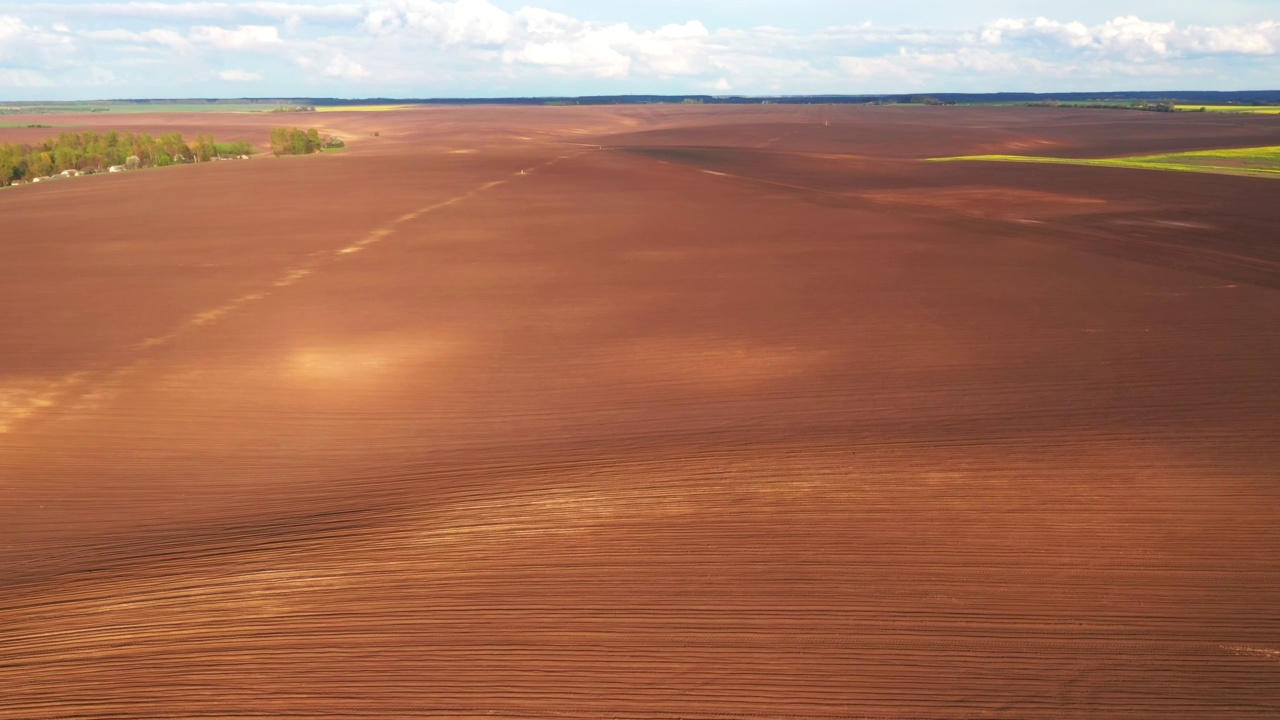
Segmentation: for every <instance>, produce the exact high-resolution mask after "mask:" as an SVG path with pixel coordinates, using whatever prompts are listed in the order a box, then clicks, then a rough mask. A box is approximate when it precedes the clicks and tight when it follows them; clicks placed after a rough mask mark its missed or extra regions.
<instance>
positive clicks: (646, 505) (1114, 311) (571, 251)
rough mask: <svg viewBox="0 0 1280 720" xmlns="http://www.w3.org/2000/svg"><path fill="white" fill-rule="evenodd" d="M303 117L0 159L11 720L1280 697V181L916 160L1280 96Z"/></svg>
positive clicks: (745, 711)
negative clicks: (328, 143)
mask: <svg viewBox="0 0 1280 720" xmlns="http://www.w3.org/2000/svg"><path fill="white" fill-rule="evenodd" d="M121 119H124V116H121V117H118V118H100V117H97V116H91V117H89V118H86V119H85V120H84V121H85V122H86V123H94V124H97V125H99V126H101V127H103V128H107V127H115V128H121V126H120V124H119V121H120V120H121ZM128 119H129V120H130V121H131V122H134V123H137V125H136V127H137V128H139V129H147V130H148V131H152V132H155V131H160V130H162V129H183V130H184V131H185V132H187V133H188V134H191V135H194V134H195V133H196V132H208V131H213V132H214V133H215V134H216V135H217V136H218V138H219V139H220V140H221V139H224V138H225V139H238V138H244V139H249V140H252V141H254V142H259V143H261V142H263V141H265V138H266V133H267V131H268V129H269V127H270V126H271V125H274V124H279V118H275V117H270V116H263V117H262V118H259V117H257V116H249V115H174V116H160V115H156V116H128ZM307 120H310V118H307ZM30 121H31V122H51V119H49V118H34V119H31V120H30ZM58 121H59V122H64V121H65V120H64V119H63V118H58ZM315 121H316V122H323V123H325V124H326V129H328V130H332V131H336V132H340V133H342V134H344V135H345V136H347V137H348V138H350V139H351V143H350V148H349V150H348V151H346V152H344V153H339V154H329V155H324V156H319V157H309V158H284V159H274V158H267V157H260V158H255V159H254V160H251V161H249V162H235V163H212V164H206V165H200V166H181V167H172V168H165V169H157V170H152V171H143V172H136V173H126V174H123V175H109V176H108V175H101V176H94V177H86V178H77V179H72V180H65V181H59V182H57V183H52V184H49V185H45V184H40V185H35V186H25V187H19V188H14V189H9V190H4V191H3V192H0V217H3V219H4V222H3V234H2V236H0V238H2V239H0V328H3V330H4V332H3V333H0V494H2V495H0V496H2V497H4V498H5V501H4V502H3V503H0V551H2V552H0V587H2V588H3V592H2V593H0V717H2V718H6V719H7V718H14V719H17V718H22V719H24V720H27V719H32V718H134V717H137V718H144V717H145V718H151V717H175V718H204V717H208V718H214V717H217V718H229V717H236V718H240V717H286V716H293V717H307V718H330V717H331V718H355V717H379V718H417V717H442V718H444V717H447V718H467V717H476V718H478V717H493V716H498V717H509V718H553V717H554V718H562V717H573V718H578V717H581V718H600V717H626V718H655V719H656V718H662V719H664V720H670V719H672V718H708V719H710V718H719V719H726V718H851V717H861V718H917V719H929V720H934V719H937V720H942V719H950V718H957V719H958V718H974V717H1007V718H1020V719H1037V718H1081V717H1088V718H1137V717H1162V718H1163V717H1188V718H1190V717H1196V718H1201V717H1213V718H1270V717H1275V716H1277V714H1280V684H1278V683H1277V682H1276V677H1277V672H1280V664H1278V663H1280V616H1277V614H1276V608H1277V607H1280V570H1278V569H1277V568H1278V567H1280V565H1278V562H1280V535H1278V534H1277V529H1276V523H1275V518H1276V517H1278V516H1280V485H1277V482H1276V478H1277V477H1280V443H1277V442H1276V440H1277V437H1276V436H1277V432H1276V428H1277V427H1280V383H1277V382H1276V380H1275V375H1276V371H1275V369H1276V367H1277V366H1280V246H1277V244H1276V242H1275V240H1274V235H1275V233H1274V228H1275V227H1276V226H1277V220H1280V210H1278V209H1277V206H1276V205H1275V203H1274V202H1272V201H1271V199H1272V198H1273V197H1274V195H1275V192H1276V188H1277V187H1280V185H1277V184H1276V183H1274V182H1273V181H1270V180H1266V179H1258V178H1242V177H1231V176H1215V175H1193V174H1186V173H1158V172H1148V171H1136V170H1123V169H1113V168H1090V167H1069V166H1060V165H999V164H994V163H974V164H960V163H955V164H931V163H922V162H918V158H921V157H929V156H932V155H942V154H948V155H957V154H966V153H970V152H975V151H978V150H977V149H978V148H983V147H997V146H1001V144H1008V143H1021V142H1036V141H1038V140H1044V141H1046V142H1051V143H1054V144H1053V145H1045V146H1044V147H1046V148H1047V149H1048V150H1049V151H1051V152H1053V153H1054V154H1063V153H1065V152H1077V151H1078V152H1080V153H1087V154H1101V153H1102V152H1103V151H1107V152H1112V151H1115V152H1117V154H1119V152H1127V151H1129V150H1133V151H1137V152H1141V151H1147V150H1153V151H1154V150H1157V149H1158V150H1164V149H1194V148H1199V147H1204V148H1207V147H1217V146H1223V145H1229V144H1238V145H1245V144H1258V145H1262V144H1280V120H1277V119H1276V118H1272V117H1240V118H1236V117H1232V118H1217V117H1214V116H1212V115H1209V114H1206V115H1203V116H1202V115H1189V114H1188V115H1163V114H1157V113H1125V112H1119V111H1110V110H1095V111H1083V110H1071V111H1068V110H1051V109H1039V108H1035V109H1032V108H1009V109H1001V110H986V109H969V108H940V109H934V108H841V107H796V108H790V107H777V106H775V107H753V108H733V107H703V108H686V107H671V106H662V107H624V108H439V109H428V110H409V111H396V112H389V113H365V114H357V113H352V114H336V115H328V114H326V115H317V116H315ZM301 124H304V125H309V123H307V122H305V121H304V122H301ZM121 129H123V128H121ZM20 131H21V132H27V130H25V129H22V130H20ZM16 132H19V130H7V129H0V142H3V141H6V140H7V139H9V138H11V136H12V134H13V133H16ZM373 132H378V136H377V137H374V136H373V135H372V133H373ZM459 151H467V152H459ZM1028 220H1035V221H1036V222H1027V221H1028Z"/></svg>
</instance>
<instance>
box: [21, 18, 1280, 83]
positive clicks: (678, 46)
mask: <svg viewBox="0 0 1280 720" xmlns="http://www.w3.org/2000/svg"><path fill="white" fill-rule="evenodd" d="M497 1H498V0H347V1H346V2H337V3H333V4H323V5H310V4H306V3H303V2H300V1H295V2H286V1H282V2H272V1H249V2H231V1H226V2H176V3H167V2H141V1H140V2H111V3H87V2H82V3H76V4H59V3H55V2H45V3H37V4H33V5H25V6H22V9H16V8H15V9H14V10H7V11H6V12H5V14H3V15H0V69H3V70H5V71H7V72H8V73H9V77H10V78H11V80H13V78H17V77H19V76H18V75H17V74H15V73H17V71H19V70H22V71H26V72H27V73H28V74H27V75H22V77H24V78H27V79H26V80H24V82H27V83H28V84H30V83H31V82H34V80H33V79H32V78H34V77H36V76H38V77H40V78H44V79H45V80H46V81H49V82H53V83H54V84H55V85H59V84H61V83H66V84H68V85H69V84H70V83H72V82H80V80H76V79H77V78H88V77H90V74H89V68H92V67H96V66H99V65H102V66H104V67H105V68H106V69H108V70H110V71H112V72H113V73H114V74H115V76H116V82H118V83H119V84H122V85H123V84H128V83H133V84H136V85H139V86H143V87H148V88H155V87H161V86H165V87H167V85H163V83H169V84H174V83H177V82H178V78H183V77H186V78H190V77H204V78H208V79H209V81H210V82H215V81H217V80H222V81H231V80H232V77H231V76H227V77H223V75H224V74H226V73H244V74H245V75H252V76H255V77H254V78H253V81H258V82H271V83H272V84H271V85H270V86H264V89H266V90H267V91H269V92H276V93H281V94H290V93H302V92H304V88H305V92H308V93H316V94H324V93H325V92H327V91H326V90H325V88H327V87H334V88H335V89H336V88H341V89H342V91H343V92H350V91H351V87H352V85H353V84H358V87H359V88H361V90H360V92H367V93H368V94H370V95H375V94H386V95H400V96H414V95H417V96H423V95H440V94H454V93H457V94H468V95H477V94H480V95H502V94H526V93H527V94H540V93H545V92H548V91H549V89H550V88H554V90H551V92H565V91H568V92H571V93H572V92H582V93H584V94H590V93H593V92H605V93H614V92H618V93H621V92H652V91H655V90H656V91H659V92H663V91H666V92H672V93H680V92H690V91H711V90H713V91H717V92H726V91H729V90H731V89H732V90H733V91H736V92H741V93H746V94H752V93H809V92H812V93H827V92H894V91H895V90H897V89H903V90H905V91H907V92H916V91H919V89H920V88H922V87H925V86H927V87H928V89H929V90H935V91H943V90H947V89H956V90H983V91H986V90H995V89H1043V90H1055V89H1068V87H1070V88H1071V89H1107V88H1109V87H1113V81H1114V83H1115V84H1121V81H1122V80H1123V83H1122V84H1123V85H1124V86H1125V88H1133V87H1139V86H1146V85H1143V84H1142V83H1136V84H1135V83H1134V82H1132V81H1130V80H1127V79H1126V78H1148V79H1150V78H1163V79H1168V80H1169V81H1170V82H1175V83H1176V82H1177V81H1179V80H1181V79H1185V78H1196V77H1198V76H1203V77H1206V78H1208V77H1214V78H1221V77H1224V76H1226V77H1227V78H1228V80H1230V82H1232V83H1233V84H1234V86H1236V87H1239V86H1241V85H1255V86H1265V85H1274V84H1275V82H1274V79H1273V78H1275V77H1280V24H1278V23H1277V22H1276V21H1275V20H1268V21H1261V22H1253V23H1252V24H1237V25H1230V24H1220V25H1193V24H1179V23H1175V22H1154V21H1150V20H1145V19H1142V18H1139V17H1132V16H1121V17H1116V18H1114V19H1112V20H1108V21H1106V22H1099V23H1095V24H1085V23H1082V22H1079V21H1077V20H1074V19H1071V18H1066V19H1050V18H1043V17H1041V18H999V19H995V20H992V21H990V22H986V23H983V24H976V25H970V26H967V27H930V26H882V25H873V24H872V23H870V22H865V23H861V24H851V25H842V26H838V27H828V28H824V29H821V30H814V31H807V32H799V31H794V30H786V29H781V28H778V27H771V26H758V27H751V28H741V29H733V28H723V27H722V28H718V29H715V30H709V29H708V27H707V26H706V25H705V24H704V23H703V22H700V21H699V20H696V19H689V18H687V17H684V18H677V19H678V22H673V23H668V24H665V25H657V26H649V27H637V26H634V25H631V24H628V23H619V22H608V23H606V22H597V21H594V20H591V19H588V18H581V17H574V16H570V15H566V14H564V13H560V12H554V11H551V10H547V9H544V8H538V7H523V8H520V9H518V10H511V11H508V10H505V9H503V8H502V7H499V6H497V5H495V4H494V2H497ZM510 1H511V2H513V3H514V0H510ZM531 1H533V0H531ZM512 7H514V5H512ZM1254 19H1255V20H1256V18H1254ZM246 52H252V53H255V63H256V62H261V63H267V64H268V65H269V66H270V67H272V71H271V72H270V73H268V75H262V74H261V73H260V72H258V71H259V70H260V67H259V66H257V65H255V66H253V70H254V72H250V71H248V70H224V71H221V72H217V71H215V70H212V69H211V68H213V69H216V68H226V67H232V68H235V67H243V66H244V60H243V59H242V56H241V55H240V54H241V53H246ZM271 63H274V65H271ZM161 65H165V66H166V67H165V69H164V70H163V71H162V74H161V75H156V74H155V73H156V72H160V71H157V70H155V69H154V68H158V67H160V66H161ZM148 68H152V69H151V70H148ZM1245 71H1247V74H1242V73H1243V72H1245ZM1232 73H1234V75H1231V74H1232ZM268 76H269V80H268ZM157 78H160V79H159V80H157ZM1233 78H1236V79H1233ZM235 80H236V81H249V79H248V78H244V79H241V78H240V77H238V76H237V77H236V78H235ZM1204 82H1205V83H1208V84H1211V85H1212V84H1217V85H1219V86H1221V83H1220V82H1219V81H1218V80H1214V81H1208V80H1206V81H1204ZM14 83H16V80H13V82H11V85H12V84H14ZM214 87H217V86H214ZM173 91H174V92H175V93H189V92H192V91H194V92H200V91H198V90H193V89H191V88H187V87H178V86H177V85H174V86H173ZM330 92H331V91H330Z"/></svg>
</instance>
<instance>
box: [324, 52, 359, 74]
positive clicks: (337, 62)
mask: <svg viewBox="0 0 1280 720" xmlns="http://www.w3.org/2000/svg"><path fill="white" fill-rule="evenodd" d="M324 74H325V75H326V76H328V77H331V78H337V79H339V80H362V79H364V78H366V77H369V71H368V70H365V69H364V66H363V65H361V64H360V63H358V62H356V61H355V60H352V59H351V58H349V57H346V56H345V55H337V56H335V57H334V58H333V59H332V60H330V61H329V64H328V65H326V66H325V68H324Z"/></svg>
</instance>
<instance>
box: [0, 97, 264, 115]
mask: <svg viewBox="0 0 1280 720" xmlns="http://www.w3.org/2000/svg"><path fill="white" fill-rule="evenodd" d="M286 105H287V103H281V102H246V101H234V100H231V101H226V100H219V101H214V102H209V101H200V100H192V101H181V100H178V101H172V102H170V101H154V102H111V101H105V102H92V103H74V102H67V103H12V104H3V105H0V116H4V115H48V114H58V115H77V114H84V113H111V114H113V115H118V114H122V113H160V112H171V113H191V112H271V111H272V110H274V109H276V108H279V107H284V106H286Z"/></svg>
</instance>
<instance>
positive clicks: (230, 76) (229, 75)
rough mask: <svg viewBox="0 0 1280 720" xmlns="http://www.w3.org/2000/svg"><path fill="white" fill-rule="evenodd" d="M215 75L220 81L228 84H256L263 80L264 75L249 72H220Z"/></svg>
mask: <svg viewBox="0 0 1280 720" xmlns="http://www.w3.org/2000/svg"><path fill="white" fill-rule="evenodd" d="M215 75H216V76H217V78H218V79H219V80H225V81H227V82H256V81H258V80H261V79H262V73H256V72H249V71H248V70H220V71H218V72H217V73H215Z"/></svg>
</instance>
